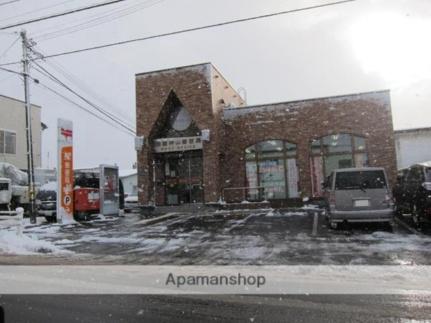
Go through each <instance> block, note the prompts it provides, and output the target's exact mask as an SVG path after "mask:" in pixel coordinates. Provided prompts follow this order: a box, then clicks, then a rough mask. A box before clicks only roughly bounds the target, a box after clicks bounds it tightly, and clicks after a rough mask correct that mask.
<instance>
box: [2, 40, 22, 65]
mask: <svg viewBox="0 0 431 323" xmlns="http://www.w3.org/2000/svg"><path fill="white" fill-rule="evenodd" d="M20 38H21V36H18V38H17V39H15V40H14V41H13V42H12V44H11V45H10V46H9V47H8V48H6V50H5V51H4V52H3V53H2V54H0V60H1V59H2V58H3V57H4V56H5V55H6V54H7V53H8V52H9V50H11V48H12V47H13V46H14V45H15V44H16V43H17V42H18V40H20Z"/></svg>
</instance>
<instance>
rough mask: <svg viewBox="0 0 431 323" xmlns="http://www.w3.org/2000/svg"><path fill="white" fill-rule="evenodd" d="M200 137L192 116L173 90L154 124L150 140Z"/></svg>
mask: <svg viewBox="0 0 431 323" xmlns="http://www.w3.org/2000/svg"><path fill="white" fill-rule="evenodd" d="M193 136H200V129H199V127H198V125H197V124H196V122H195V120H194V118H193V116H192V114H191V113H190V112H189V110H188V109H187V107H185V106H184V105H183V103H182V102H181V100H180V99H179V98H178V96H177V94H176V93H175V91H174V90H171V91H170V93H169V94H168V96H167V98H166V100H165V103H164V104H163V107H162V109H161V111H160V113H159V116H158V118H157V121H156V122H155V123H154V125H153V127H152V129H151V132H150V138H152V139H156V138H171V137H172V138H177V137H193Z"/></svg>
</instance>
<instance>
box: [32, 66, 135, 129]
mask: <svg viewBox="0 0 431 323" xmlns="http://www.w3.org/2000/svg"><path fill="white" fill-rule="evenodd" d="M34 63H35V64H36V65H37V66H38V67H39V68H40V69H41V70H42V71H41V70H39V69H37V68H35V67H33V68H34V69H36V70H37V71H38V72H39V73H41V74H43V75H45V76H47V77H49V78H50V79H51V80H52V81H54V82H56V83H57V84H59V85H61V86H62V87H64V88H65V89H67V90H68V91H69V92H71V93H73V94H74V95H76V96H77V97H79V98H80V99H81V100H83V101H84V102H85V103H87V104H88V105H90V106H91V107H93V108H94V109H96V110H97V111H98V112H99V113H101V114H103V115H104V116H105V117H107V118H109V119H111V120H112V121H113V122H115V123H117V124H118V125H119V126H121V127H123V128H124V129H126V130H128V131H130V132H132V133H135V130H134V129H132V128H131V127H130V126H128V125H127V124H126V123H125V122H124V121H122V120H121V119H120V118H118V117H117V116H115V115H113V114H112V113H110V112H109V111H106V110H105V109H103V108H101V107H99V106H98V105H96V104H95V103H93V102H91V101H90V100H88V99H87V98H85V97H84V96H82V95H81V94H79V93H77V92H76V91H75V90H73V89H72V88H70V87H69V86H68V85H67V84H65V83H63V82H62V81H61V80H59V79H58V78H57V77H56V76H54V75H53V74H51V73H50V72H49V71H48V70H46V69H45V68H44V67H43V66H41V65H39V64H38V63H36V62H34Z"/></svg>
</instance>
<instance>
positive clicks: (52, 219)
mask: <svg viewBox="0 0 431 323" xmlns="http://www.w3.org/2000/svg"><path fill="white" fill-rule="evenodd" d="M45 220H46V221H48V222H49V223H54V222H57V217H55V216H46V217H45Z"/></svg>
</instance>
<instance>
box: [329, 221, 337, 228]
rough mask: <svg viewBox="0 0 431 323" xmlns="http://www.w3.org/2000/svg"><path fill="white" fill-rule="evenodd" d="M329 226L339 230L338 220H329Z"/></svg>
mask: <svg viewBox="0 0 431 323" xmlns="http://www.w3.org/2000/svg"><path fill="white" fill-rule="evenodd" d="M329 226H330V227H331V229H333V230H337V228H338V223H337V222H331V221H329Z"/></svg>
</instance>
